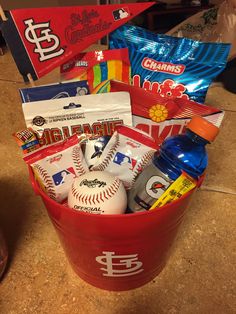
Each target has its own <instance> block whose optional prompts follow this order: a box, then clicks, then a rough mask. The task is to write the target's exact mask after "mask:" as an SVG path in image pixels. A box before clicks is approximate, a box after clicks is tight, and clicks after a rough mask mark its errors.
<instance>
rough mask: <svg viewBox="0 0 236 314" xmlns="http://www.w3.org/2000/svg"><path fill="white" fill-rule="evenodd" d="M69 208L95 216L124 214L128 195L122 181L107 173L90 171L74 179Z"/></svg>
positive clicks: (69, 197)
mask: <svg viewBox="0 0 236 314" xmlns="http://www.w3.org/2000/svg"><path fill="white" fill-rule="evenodd" d="M68 206H69V207H70V208H73V209H75V210H78V211H83V212H87V213H93V214H123V213H124V212H125V210H126V207H127V194H126V190H125V188H124V185H123V183H122V181H121V180H120V179H119V178H117V177H115V176H114V175H112V174H111V173H109V172H106V171H90V172H87V173H85V174H83V175H81V176H79V177H77V178H76V179H74V181H73V183H72V186H71V189H70V192H69V195H68Z"/></svg>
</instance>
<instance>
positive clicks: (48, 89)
mask: <svg viewBox="0 0 236 314" xmlns="http://www.w3.org/2000/svg"><path fill="white" fill-rule="evenodd" d="M19 91H20V96H21V99H22V102H23V103H25V102H31V101H40V100H48V99H56V98H65V97H73V96H82V95H87V94H90V92H89V87H88V82H87V81H75V82H68V83H57V84H52V85H43V86H37V87H30V88H21V89H19Z"/></svg>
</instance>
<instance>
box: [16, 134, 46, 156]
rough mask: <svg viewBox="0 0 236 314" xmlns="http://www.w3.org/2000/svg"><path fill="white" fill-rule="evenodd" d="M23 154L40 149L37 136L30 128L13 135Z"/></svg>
mask: <svg viewBox="0 0 236 314" xmlns="http://www.w3.org/2000/svg"><path fill="white" fill-rule="evenodd" d="M12 136H13V137H14V139H15V141H16V142H17V144H18V146H20V147H21V149H22V151H23V154H28V153H30V152H32V151H34V150H37V149H39V148H40V144H39V139H38V137H37V134H36V133H35V132H34V131H33V130H32V129H30V128H28V129H24V130H21V131H18V132H15V133H13V134H12Z"/></svg>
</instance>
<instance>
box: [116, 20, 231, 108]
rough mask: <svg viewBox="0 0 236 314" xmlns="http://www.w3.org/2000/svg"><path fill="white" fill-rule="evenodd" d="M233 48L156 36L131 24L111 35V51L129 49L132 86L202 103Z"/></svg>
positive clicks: (165, 95) (225, 45)
mask: <svg viewBox="0 0 236 314" xmlns="http://www.w3.org/2000/svg"><path fill="white" fill-rule="evenodd" d="M230 46H231V45H230V44H225V43H205V42H200V41H196V40H192V39H189V38H178V37H173V36H168V35H165V34H155V33H152V32H150V31H148V30H145V29H143V28H141V27H137V26H133V25H128V24H126V25H123V26H121V27H120V28H118V29H116V30H115V31H114V32H112V33H111V34H110V48H111V49H117V48H123V47H128V49H129V57H130V62H131V76H132V83H133V85H135V86H140V87H143V88H145V89H147V90H151V91H153V92H157V93H159V94H160V95H161V96H163V97H168V98H172V99H174V98H185V99H192V100H194V101H197V102H199V103H204V100H205V97H206V93H207V89H208V87H209V85H210V84H211V82H212V80H213V79H214V78H215V77H216V76H217V75H218V74H219V73H220V72H222V71H223V69H224V68H225V66H226V63H227V58H228V54H229V51H230Z"/></svg>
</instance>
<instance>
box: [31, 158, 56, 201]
mask: <svg viewBox="0 0 236 314" xmlns="http://www.w3.org/2000/svg"><path fill="white" fill-rule="evenodd" d="M34 168H35V169H36V170H37V171H38V173H39V175H40V177H41V178H42V179H43V182H44V183H45V187H46V190H47V194H48V196H49V197H50V198H52V199H53V200H54V201H56V191H55V189H54V184H53V182H52V180H51V177H50V176H49V174H48V173H47V171H46V170H45V169H44V168H42V167H41V166H40V165H39V164H35V165H34Z"/></svg>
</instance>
